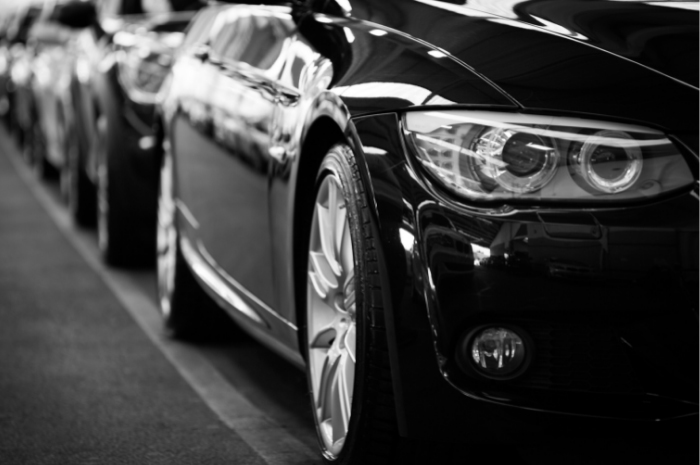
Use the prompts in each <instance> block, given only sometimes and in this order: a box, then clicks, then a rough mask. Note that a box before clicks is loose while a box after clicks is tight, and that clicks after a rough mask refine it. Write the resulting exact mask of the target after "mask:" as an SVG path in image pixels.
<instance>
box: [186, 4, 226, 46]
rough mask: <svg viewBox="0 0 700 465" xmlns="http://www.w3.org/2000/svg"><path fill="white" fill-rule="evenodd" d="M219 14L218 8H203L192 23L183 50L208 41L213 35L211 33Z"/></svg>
mask: <svg viewBox="0 0 700 465" xmlns="http://www.w3.org/2000/svg"><path fill="white" fill-rule="evenodd" d="M217 14H218V11H217V10H203V11H201V12H200V13H198V14H197V16H195V18H194V19H193V20H192V22H191V23H190V26H189V29H188V30H187V32H186V36H185V40H184V41H183V43H182V47H181V50H187V49H189V48H191V47H193V46H197V45H200V44H204V43H206V42H207V41H208V40H209V38H210V37H211V35H210V34H211V32H212V27H213V25H214V20H215V19H216V17H217Z"/></svg>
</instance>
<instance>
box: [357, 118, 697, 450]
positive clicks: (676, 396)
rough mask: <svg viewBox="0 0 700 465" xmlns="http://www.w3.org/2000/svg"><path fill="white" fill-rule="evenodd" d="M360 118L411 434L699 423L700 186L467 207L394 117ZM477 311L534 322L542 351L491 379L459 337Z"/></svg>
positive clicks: (500, 320)
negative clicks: (464, 361) (442, 185)
mask: <svg viewBox="0 0 700 465" xmlns="http://www.w3.org/2000/svg"><path fill="white" fill-rule="evenodd" d="M355 128H356V130H357V135H358V137H359V140H360V141H361V144H362V147H363V148H362V149H360V150H362V151H363V152H364V155H363V159H364V162H365V167H366V175H367V182H368V184H369V185H370V189H369V190H370V192H371V194H372V196H373V198H374V202H375V206H376V212H375V214H376V218H375V221H376V224H377V229H378V233H379V235H380V237H381V239H380V243H381V244H382V246H383V250H382V254H383V256H384V257H383V258H384V263H385V265H386V269H385V270H384V287H385V288H386V289H385V295H384V298H385V302H389V305H387V306H388V307H389V308H390V310H389V312H388V316H387V326H388V335H389V345H390V348H391V351H392V352H391V355H392V360H391V361H392V370H393V376H394V389H395V391H396V396H397V407H398V411H399V419H400V422H401V426H402V429H401V432H402V434H403V435H405V436H410V437H417V438H430V439H440V440H453V441H460V442H463V441H464V440H465V437H470V438H472V439H474V440H483V441H490V440H493V439H494V434H497V435H498V436H497V437H498V439H499V440H506V441H509V440H511V441H513V442H519V441H528V440H531V439H532V437H537V438H540V439H541V438H543V437H546V436H548V435H554V436H557V435H560V433H561V432H562V431H567V433H565V435H570V433H571V428H578V429H580V430H581V431H584V432H585V436H591V435H593V436H600V435H601V433H604V432H605V431H607V430H608V428H612V430H614V431H620V425H621V424H624V425H625V428H626V429H627V430H630V431H632V430H634V431H635V432H636V434H644V433H647V432H652V431H653V433H652V434H654V435H656V434H659V432H660V431H661V430H665V429H669V430H670V431H672V430H673V429H674V428H676V427H681V428H685V427H687V426H679V425H685V423H687V422H690V421H692V422H693V423H694V424H695V426H694V427H695V428H696V427H697V414H698V406H697V392H698V371H697V370H698V368H697V367H698V365H699V363H698V351H697V347H698V297H697V296H698V294H697V289H698V249H697V247H698V202H697V197H696V196H692V195H690V194H684V195H681V196H677V197H675V198H672V199H666V200H664V201H660V202H657V203H655V204H650V205H644V206H635V207H628V208H616V209H611V208H608V209H598V210H590V209H589V210H586V211H583V210H575V209H570V210H565V209H558V210H556V211H555V210H543V209H540V210H534V209H530V210H515V209H509V208H471V207H469V206H467V205H464V204H461V203H460V202H457V201H454V200H453V199H451V198H449V197H448V195H447V194H444V193H442V192H441V191H439V189H436V188H435V187H434V186H432V185H431V184H430V183H429V182H427V181H425V178H424V177H423V176H422V174H421V173H420V172H419V170H418V169H416V168H415V166H414V165H413V164H412V163H411V161H410V160H409V159H407V157H406V155H405V154H406V151H405V148H404V145H403V143H402V140H401V135H400V134H401V132H400V123H399V121H398V118H397V116H396V115H395V114H386V115H379V116H372V117H365V118H359V119H357V120H356V121H355ZM482 324H489V325H510V326H515V327H518V328H521V329H522V330H524V331H525V332H526V333H527V335H528V336H529V338H530V340H531V341H532V342H533V346H534V347H533V349H534V354H535V355H534V358H533V362H532V364H531V366H530V367H529V368H528V370H527V371H526V372H525V373H524V374H523V375H522V376H520V377H517V378H515V379H513V380H510V381H492V380H489V379H486V378H483V377H481V376H479V375H478V374H476V373H475V372H473V371H470V370H463V369H461V368H460V367H459V365H458V363H457V360H456V359H457V357H456V355H455V354H456V351H457V350H458V349H457V348H458V347H459V344H460V342H461V340H462V338H463V337H464V335H465V334H466V333H467V332H468V331H469V330H470V329H471V328H474V327H476V326H478V325H482ZM584 425H585V426H584ZM509 430H512V431H509Z"/></svg>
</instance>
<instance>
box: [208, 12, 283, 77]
mask: <svg viewBox="0 0 700 465" xmlns="http://www.w3.org/2000/svg"><path fill="white" fill-rule="evenodd" d="M228 19H229V22H228V23H227V24H226V25H224V26H223V27H222V28H221V31H220V32H219V34H218V35H217V37H216V38H215V40H214V42H213V44H212V54H213V55H214V56H215V57H216V58H218V59H220V60H222V61H225V62H228V63H246V64H248V65H250V66H252V67H255V68H258V69H260V70H268V69H270V68H271V67H272V65H273V64H274V63H275V62H276V61H277V59H278V58H279V56H280V53H281V52H282V47H283V44H284V40H285V38H286V37H288V36H289V35H290V34H291V30H292V22H291V19H289V20H285V19H284V18H282V17H277V16H276V15H273V14H268V13H267V12H262V13H258V12H255V13H253V14H250V13H249V12H247V11H244V12H241V14H237V15H235V16H233V15H231V16H229V18H228Z"/></svg>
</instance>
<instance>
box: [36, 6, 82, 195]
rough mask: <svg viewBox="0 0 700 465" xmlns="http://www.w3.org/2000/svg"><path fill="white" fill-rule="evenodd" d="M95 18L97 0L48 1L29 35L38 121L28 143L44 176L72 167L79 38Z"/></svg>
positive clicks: (53, 175) (38, 168)
mask: <svg viewBox="0 0 700 465" xmlns="http://www.w3.org/2000/svg"><path fill="white" fill-rule="evenodd" d="M94 20H95V15H94V6H93V5H92V3H91V0H58V1H57V0H45V1H44V2H43V4H42V7H41V12H40V13H39V15H38V17H37V19H36V20H35V21H34V23H33V24H32V26H31V28H30V29H29V32H28V34H27V48H28V50H29V55H30V57H31V91H32V101H33V102H34V120H35V123H34V124H33V129H34V131H33V134H32V139H31V141H28V145H30V146H32V148H33V150H32V151H31V159H30V162H31V163H32V164H33V165H34V166H35V168H36V170H37V172H38V173H39V175H40V176H43V177H55V175H56V174H58V173H65V172H67V169H66V165H67V163H68V158H69V155H68V154H69V152H70V149H71V147H73V146H74V145H75V144H74V143H73V139H74V137H75V136H74V126H75V112H74V108H73V101H72V95H71V86H70V83H71V77H72V75H73V70H74V69H75V60H76V53H75V42H76V38H77V34H78V33H79V31H80V30H81V29H83V28H86V27H88V26H90V25H91V24H93V22H94ZM63 178H64V179H65V176H63ZM65 184H66V183H65V182H64V185H65Z"/></svg>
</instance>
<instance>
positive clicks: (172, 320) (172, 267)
mask: <svg viewBox="0 0 700 465" xmlns="http://www.w3.org/2000/svg"><path fill="white" fill-rule="evenodd" d="M156 234H157V239H156V244H157V246H156V267H157V283H158V303H159V307H160V311H161V315H162V317H163V321H164V325H165V330H166V332H167V333H168V334H169V335H170V336H171V337H173V338H177V339H182V340H189V341H205V340H217V339H222V338H226V337H230V336H231V335H232V330H233V328H234V323H233V321H232V320H231V318H230V317H229V316H228V315H226V314H225V313H224V311H223V310H222V309H221V308H220V307H219V306H218V305H217V304H216V302H214V300H212V298H211V297H209V295H207V293H206V292H205V291H204V290H203V289H202V287H201V286H200V284H199V283H198V282H197V280H196V279H195V277H194V275H193V274H192V272H191V271H190V269H189V267H188V265H187V262H186V261H185V258H184V257H183V255H182V250H181V249H180V247H181V246H180V237H179V230H178V225H177V214H176V208H175V189H174V176H173V161H172V157H171V156H170V155H168V154H166V155H165V156H164V157H163V162H162V164H161V170H160V182H159V189H158V223H157V232H156Z"/></svg>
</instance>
